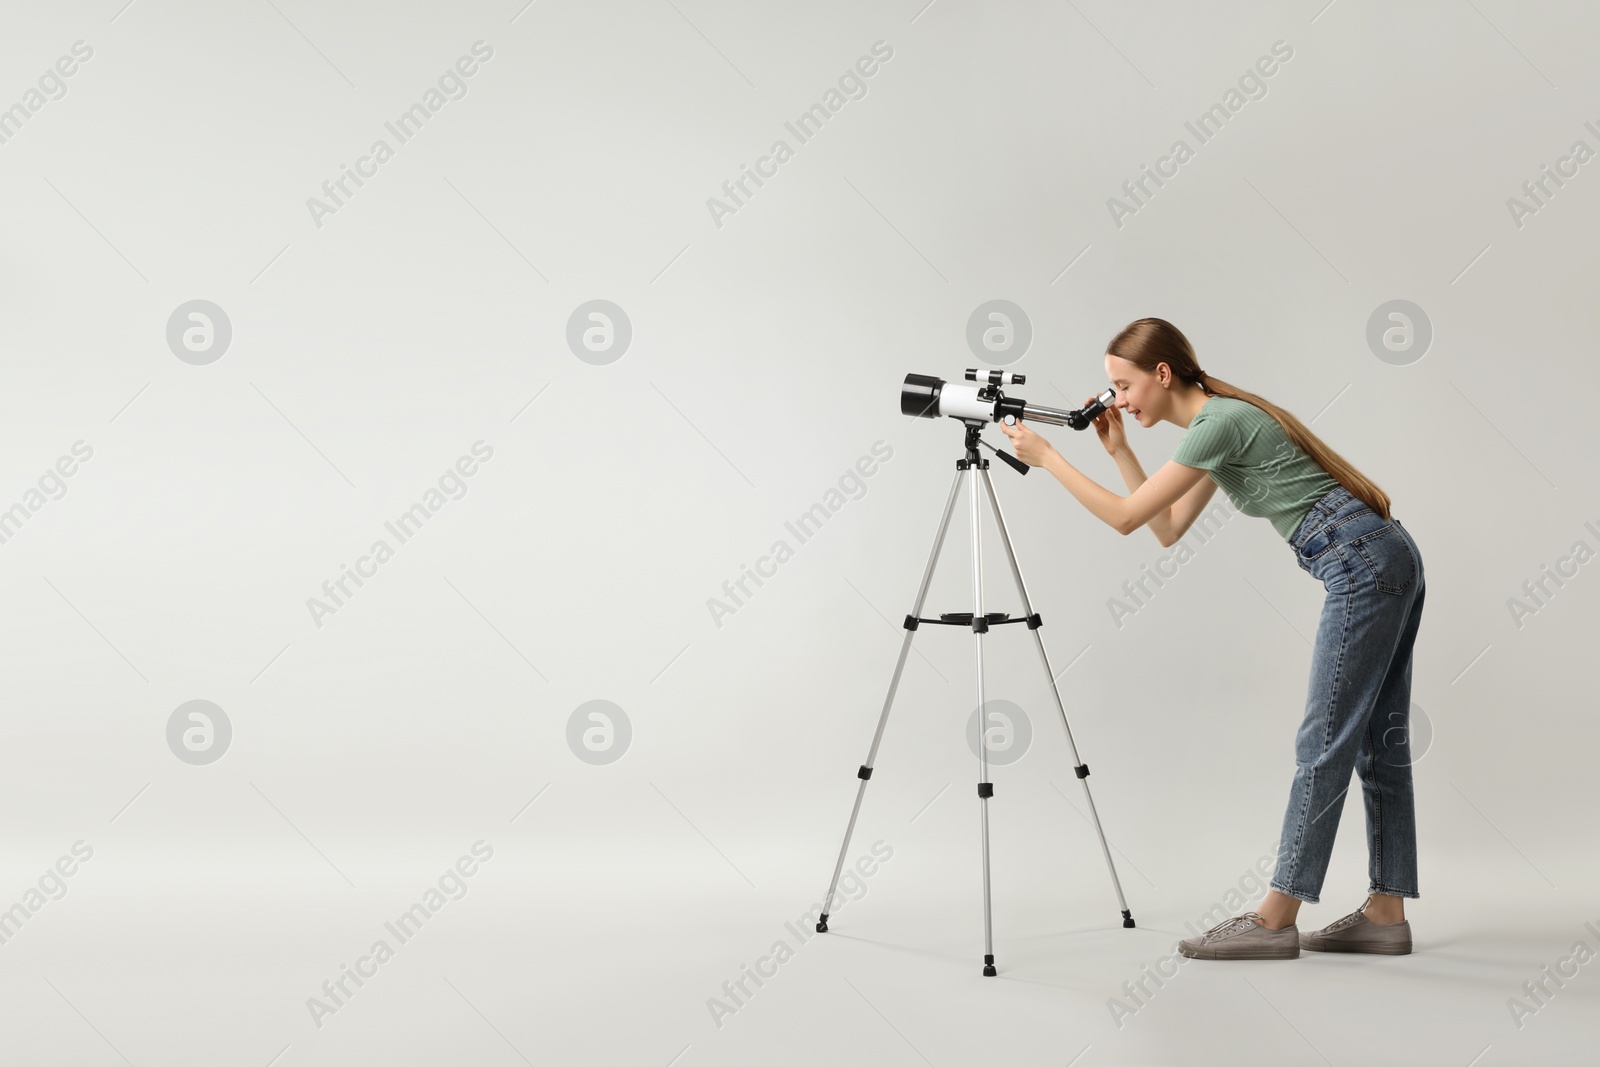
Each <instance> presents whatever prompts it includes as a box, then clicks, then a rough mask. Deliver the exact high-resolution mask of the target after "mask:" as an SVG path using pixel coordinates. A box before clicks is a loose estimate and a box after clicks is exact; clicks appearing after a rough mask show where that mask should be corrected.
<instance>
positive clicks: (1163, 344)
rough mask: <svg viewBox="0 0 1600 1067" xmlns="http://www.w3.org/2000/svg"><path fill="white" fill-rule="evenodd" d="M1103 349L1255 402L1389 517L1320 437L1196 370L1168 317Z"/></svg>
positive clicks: (1381, 498)
mask: <svg viewBox="0 0 1600 1067" xmlns="http://www.w3.org/2000/svg"><path fill="white" fill-rule="evenodd" d="M1106 351H1107V352H1109V353H1110V354H1111V355H1113V356H1117V357H1118V358H1120V359H1125V360H1127V361H1128V362H1129V363H1132V364H1133V365H1134V366H1136V367H1138V368H1139V369H1140V370H1145V371H1149V372H1151V373H1154V372H1155V369H1156V366H1157V364H1160V363H1165V364H1166V365H1167V366H1168V367H1170V368H1172V373H1173V376H1174V377H1176V378H1177V379H1178V380H1179V381H1183V382H1187V383H1189V384H1190V385H1196V386H1199V387H1200V389H1201V390H1202V391H1203V392H1204V393H1205V394H1206V395H1207V396H1226V397H1232V398H1233V399H1235V400H1243V401H1245V402H1246V403H1249V404H1254V405H1255V406H1256V407H1258V408H1260V409H1261V410H1262V411H1265V412H1266V413H1267V414H1269V415H1271V416H1272V417H1273V418H1275V419H1277V420H1278V425H1279V426H1282V427H1283V432H1284V433H1285V434H1286V435H1287V436H1288V438H1289V440H1290V441H1293V442H1294V444H1295V446H1296V447H1297V448H1299V449H1300V450H1301V451H1302V452H1304V453H1306V454H1307V455H1308V456H1310V457H1311V458H1312V459H1313V460H1315V461H1316V463H1317V465H1318V466H1319V467H1321V468H1322V469H1323V470H1325V471H1327V472H1328V474H1329V476H1331V477H1332V478H1333V480H1334V481H1336V482H1338V483H1339V484H1340V485H1342V486H1344V487H1345V488H1346V489H1348V490H1350V495H1352V496H1354V497H1355V498H1356V499H1358V500H1360V501H1362V502H1363V503H1365V504H1366V505H1367V506H1368V507H1369V508H1371V509H1372V510H1373V511H1375V512H1377V513H1378V514H1379V515H1382V516H1383V517H1384V518H1385V519H1387V518H1389V494H1388V493H1385V492H1384V491H1383V490H1382V489H1379V488H1378V487H1377V485H1376V484H1374V483H1373V482H1372V481H1371V480H1370V479H1368V478H1367V477H1366V476H1365V475H1364V474H1362V473H1361V472H1360V471H1358V470H1356V469H1355V468H1354V467H1352V466H1351V465H1350V464H1349V462H1348V461H1346V460H1345V458H1344V457H1343V456H1341V455H1339V453H1337V452H1335V451H1334V450H1333V449H1331V448H1329V447H1328V446H1327V445H1326V444H1324V443H1323V442H1322V439H1321V438H1320V437H1318V436H1317V435H1316V434H1314V433H1312V432H1311V431H1310V430H1309V429H1307V428H1306V425H1305V423H1303V422H1301V421H1300V420H1299V419H1297V418H1295V416H1294V415H1292V414H1290V413H1289V412H1288V411H1285V410H1284V409H1283V408H1280V407H1279V406H1278V405H1276V404H1274V403H1273V402H1272V401H1270V400H1267V399H1265V398H1264V397H1259V396H1257V395H1256V394H1254V393H1251V392H1247V391H1245V390H1243V389H1240V388H1238V387H1237V386H1233V385H1229V384H1228V383H1227V382H1225V381H1223V380H1222V379H1220V378H1216V377H1213V376H1211V375H1209V374H1207V373H1206V372H1205V371H1203V370H1201V369H1200V364H1199V361H1198V360H1196V359H1195V355H1194V347H1193V346H1192V345H1190V344H1189V339H1188V338H1187V337H1185V336H1184V335H1183V331H1182V330H1180V329H1178V328H1177V327H1176V326H1174V325H1172V323H1170V322H1168V321H1167V320H1166V319H1155V318H1146V319H1136V320H1134V321H1133V322H1130V323H1128V325H1126V326H1124V327H1123V328H1122V330H1121V331H1120V332H1119V333H1118V334H1117V335H1116V336H1115V337H1113V338H1112V339H1111V343H1110V344H1109V345H1107V346H1106Z"/></svg>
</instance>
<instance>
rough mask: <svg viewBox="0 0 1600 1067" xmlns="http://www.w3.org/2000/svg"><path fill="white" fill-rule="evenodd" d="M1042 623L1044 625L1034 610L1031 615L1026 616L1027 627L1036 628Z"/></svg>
mask: <svg viewBox="0 0 1600 1067" xmlns="http://www.w3.org/2000/svg"><path fill="white" fill-rule="evenodd" d="M1043 625H1044V620H1043V619H1042V618H1040V617H1039V613H1038V612H1037V611H1036V612H1034V613H1033V614H1032V615H1029V616H1028V629H1030V630H1037V629H1038V628H1039V627H1041V626H1043Z"/></svg>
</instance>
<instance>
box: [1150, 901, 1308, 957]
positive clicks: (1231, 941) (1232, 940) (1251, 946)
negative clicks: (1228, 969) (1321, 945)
mask: <svg viewBox="0 0 1600 1067" xmlns="http://www.w3.org/2000/svg"><path fill="white" fill-rule="evenodd" d="M1262 922H1263V920H1262V918H1261V916H1260V915H1259V914H1258V913H1256V912H1253V911H1247V912H1245V913H1244V914H1243V915H1235V916H1234V917H1233V918H1231V919H1224V920H1223V921H1222V922H1219V923H1218V924H1217V925H1215V926H1213V927H1212V928H1211V929H1209V930H1207V931H1206V932H1205V933H1203V934H1201V935H1200V936H1199V937H1186V938H1184V939H1183V940H1182V941H1179V942H1178V951H1179V952H1181V953H1183V954H1184V955H1185V956H1188V957H1189V958H1190V959H1194V960H1292V959H1298V958H1299V956H1300V928H1299V927H1297V926H1295V924H1294V923H1290V924H1289V925H1288V926H1285V927H1284V928H1283V929H1282V930H1268V929H1267V928H1266V927H1265V926H1262V925H1261V923H1262Z"/></svg>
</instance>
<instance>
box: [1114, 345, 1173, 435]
mask: <svg viewBox="0 0 1600 1067" xmlns="http://www.w3.org/2000/svg"><path fill="white" fill-rule="evenodd" d="M1157 366H1160V364H1157ZM1106 378H1107V379H1108V380H1109V381H1110V382H1111V384H1112V385H1113V386H1115V387H1116V390H1117V402H1116V404H1115V405H1114V406H1116V407H1119V408H1121V409H1122V410H1123V411H1125V412H1126V413H1127V414H1129V415H1131V416H1133V418H1134V419H1136V420H1137V421H1138V423H1139V425H1140V426H1154V425H1155V424H1156V423H1158V422H1160V421H1161V420H1162V419H1163V418H1164V417H1166V414H1167V400H1168V396H1167V390H1165V389H1163V388H1161V382H1160V381H1159V380H1157V378H1156V376H1155V375H1154V374H1152V373H1151V372H1150V371H1147V370H1141V369H1140V368H1139V367H1137V366H1135V365H1134V364H1132V363H1129V362H1128V361H1127V360H1125V359H1123V358H1122V357H1121V356H1113V355H1112V354H1111V353H1110V352H1107V353H1106Z"/></svg>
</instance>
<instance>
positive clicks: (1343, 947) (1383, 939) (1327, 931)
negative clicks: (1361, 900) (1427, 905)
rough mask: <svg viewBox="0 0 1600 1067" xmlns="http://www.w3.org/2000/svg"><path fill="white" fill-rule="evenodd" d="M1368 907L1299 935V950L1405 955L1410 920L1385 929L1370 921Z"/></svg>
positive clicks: (1407, 947) (1407, 945) (1408, 942)
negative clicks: (1318, 928)
mask: <svg viewBox="0 0 1600 1067" xmlns="http://www.w3.org/2000/svg"><path fill="white" fill-rule="evenodd" d="M1366 910H1367V906H1366V904H1362V905H1361V907H1359V908H1357V909H1356V910H1355V911H1353V912H1351V913H1350V914H1349V915H1346V916H1345V917H1344V918H1342V919H1336V920H1334V921H1333V922H1331V923H1329V924H1328V925H1327V926H1324V927H1323V928H1322V929H1320V930H1317V931H1315V932H1313V933H1309V934H1301V935H1300V947H1301V948H1303V949H1308V950H1310V951H1312V952H1374V953H1377V954H1379V955H1383V956H1404V955H1406V954H1408V953H1409V952H1410V951H1411V921H1410V920H1409V919H1401V920H1400V921H1399V922H1397V923H1391V924H1389V925H1388V926H1380V925H1378V924H1377V923H1375V922H1370V921H1368V919H1367V916H1366Z"/></svg>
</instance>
